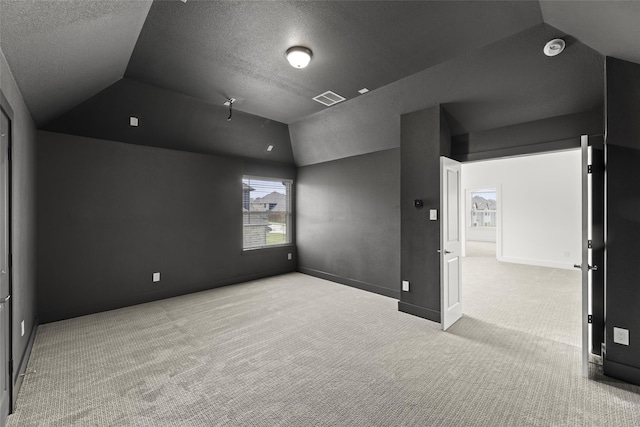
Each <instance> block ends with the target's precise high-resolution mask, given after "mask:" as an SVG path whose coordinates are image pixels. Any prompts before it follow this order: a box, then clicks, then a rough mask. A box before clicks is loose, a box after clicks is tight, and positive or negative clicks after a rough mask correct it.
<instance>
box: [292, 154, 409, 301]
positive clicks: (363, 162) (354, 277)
mask: <svg viewBox="0 0 640 427" xmlns="http://www.w3.org/2000/svg"><path fill="white" fill-rule="evenodd" d="M297 190H298V191H297V195H298V198H297V204H296V211H297V224H298V227H297V246H298V248H299V259H298V269H299V271H301V272H303V273H307V274H311V275H314V276H317V277H322V278H325V279H329V280H333V281H335V282H339V283H343V284H346V285H350V286H354V287H357V288H360V289H365V290H368V291H372V292H376V293H379V294H382V295H387V296H391V297H394V298H398V297H399V296H400V292H399V291H400V282H399V281H398V278H399V276H400V205H399V203H400V197H399V195H400V151H399V150H398V149H393V150H386V151H380V152H377V153H372V154H366V155H362V156H356V157H350V158H347V159H342V160H336V161H332V162H326V163H320V164H316V165H313V166H306V167H302V168H299V169H298V184H297Z"/></svg>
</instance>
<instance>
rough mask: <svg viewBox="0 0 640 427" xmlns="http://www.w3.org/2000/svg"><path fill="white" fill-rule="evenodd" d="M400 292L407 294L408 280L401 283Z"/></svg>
mask: <svg viewBox="0 0 640 427" xmlns="http://www.w3.org/2000/svg"><path fill="white" fill-rule="evenodd" d="M402 290H403V291H404V292H409V281H408V280H403V281H402Z"/></svg>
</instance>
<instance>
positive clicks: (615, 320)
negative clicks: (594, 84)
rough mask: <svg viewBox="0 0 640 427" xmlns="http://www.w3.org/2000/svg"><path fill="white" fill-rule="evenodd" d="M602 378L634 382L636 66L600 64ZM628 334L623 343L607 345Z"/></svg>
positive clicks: (639, 142)
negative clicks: (616, 333)
mask: <svg viewBox="0 0 640 427" xmlns="http://www.w3.org/2000/svg"><path fill="white" fill-rule="evenodd" d="M606 65H607V70H606V76H607V80H606V100H607V101H606V131H607V133H606V134H607V138H606V141H605V153H606V154H605V155H606V194H607V196H606V200H607V208H606V209H607V213H606V215H607V216H606V218H607V219H606V242H607V245H606V270H605V286H606V299H605V310H606V329H605V331H606V332H605V343H606V356H605V358H604V372H605V374H606V375H609V376H613V377H617V378H620V379H623V380H625V381H629V382H633V383H636V384H640V339H638V336H639V334H640V311H639V310H638V302H639V301H640V286H638V271H637V270H636V267H637V263H638V258H639V257H640V250H639V249H638V238H639V237H640V220H639V219H638V215H637V211H638V209H640V169H638V165H639V164H640V122H639V121H638V116H639V115H640V97H639V96H638V94H640V65H639V64H635V63H631V62H625V61H621V60H618V59H614V58H607V61H606ZM613 327H618V328H624V329H628V330H629V345H628V346H625V345H621V344H616V343H614V342H613Z"/></svg>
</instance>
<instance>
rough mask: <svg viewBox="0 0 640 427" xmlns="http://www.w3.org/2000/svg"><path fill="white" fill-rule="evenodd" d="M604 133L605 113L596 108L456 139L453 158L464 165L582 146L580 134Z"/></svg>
mask: <svg viewBox="0 0 640 427" xmlns="http://www.w3.org/2000/svg"><path fill="white" fill-rule="evenodd" d="M603 133H604V111H603V109H602V108H597V109H595V110H593V111H585V112H582V113H576V114H567V115H564V116H557V117H549V118H545V119H541V120H535V121H532V122H526V123H519V124H517V125H513V126H507V127H502V128H497V129H490V130H486V131H482V132H474V133H470V134H465V135H458V136H456V137H454V138H453V139H454V141H453V144H452V152H451V155H452V157H453V158H454V159H456V160H458V161H461V162H464V161H471V160H484V159H495V158H497V157H505V156H521V155H524V154H534V153H541V152H545V151H555V150H565V149H570V148H577V147H580V135H601V134H603Z"/></svg>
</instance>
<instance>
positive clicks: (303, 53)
mask: <svg viewBox="0 0 640 427" xmlns="http://www.w3.org/2000/svg"><path fill="white" fill-rule="evenodd" d="M311 56H312V53H311V50H310V49H307V48H306V47H302V46H294V47H292V48H289V49H288V50H287V61H289V64H291V66H292V67H293V68H304V67H306V66H307V65H309V62H310V61H311Z"/></svg>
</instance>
